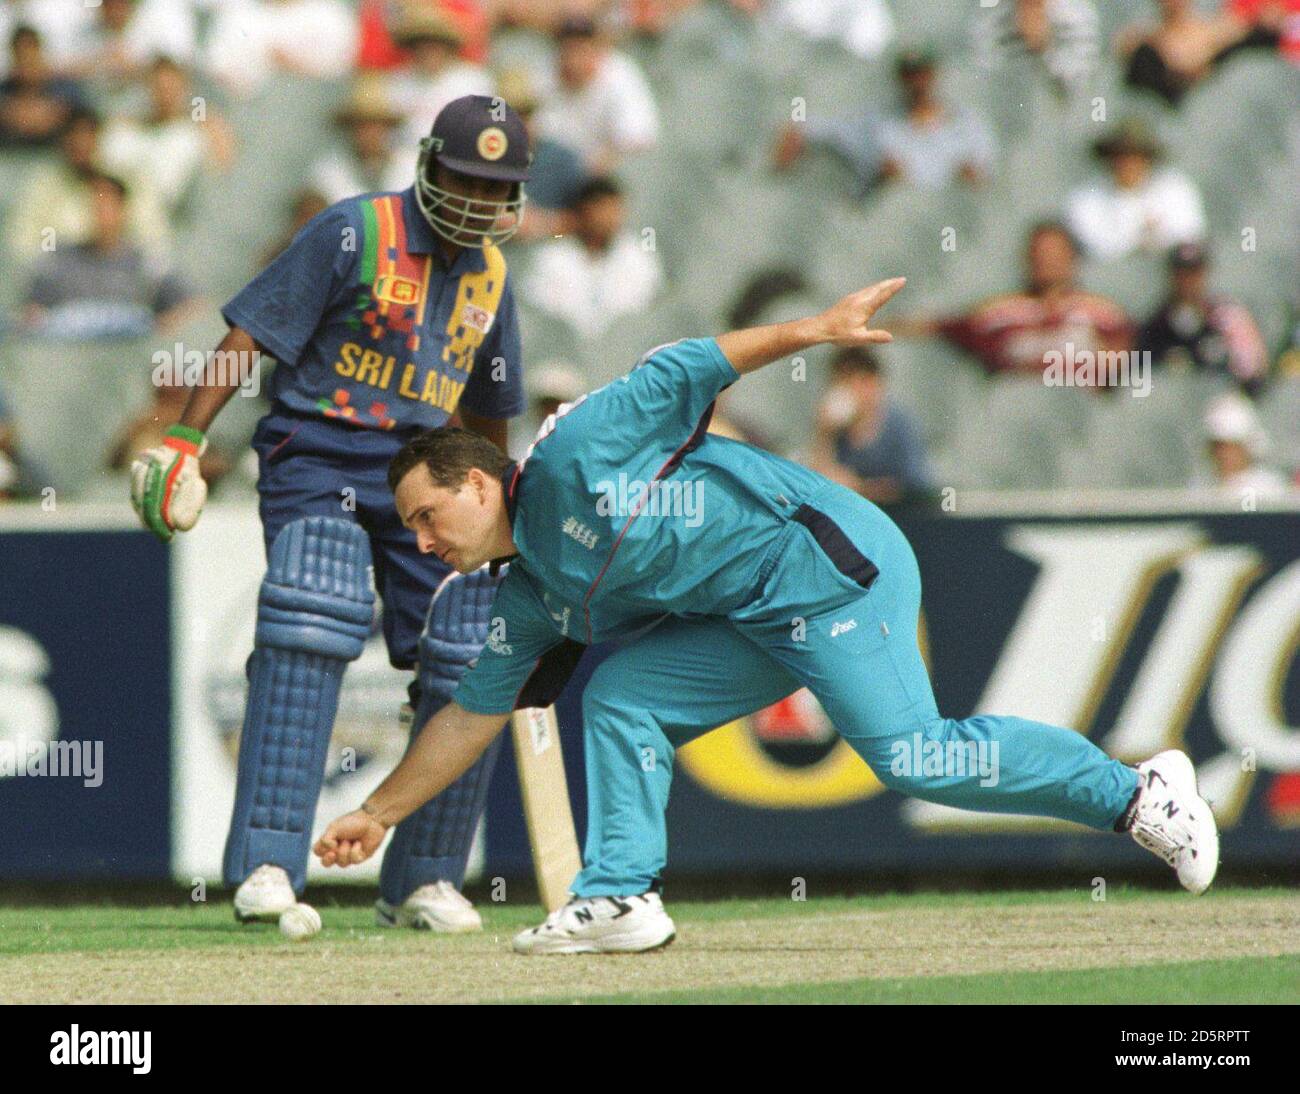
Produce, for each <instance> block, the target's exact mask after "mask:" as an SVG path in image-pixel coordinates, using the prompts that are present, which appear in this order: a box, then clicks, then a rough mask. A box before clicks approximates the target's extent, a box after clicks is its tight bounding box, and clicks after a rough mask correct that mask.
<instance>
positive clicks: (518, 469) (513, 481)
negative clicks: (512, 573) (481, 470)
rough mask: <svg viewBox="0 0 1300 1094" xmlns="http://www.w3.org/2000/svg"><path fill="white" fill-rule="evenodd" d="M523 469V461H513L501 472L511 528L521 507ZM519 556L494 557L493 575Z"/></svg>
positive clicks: (502, 494)
mask: <svg viewBox="0 0 1300 1094" xmlns="http://www.w3.org/2000/svg"><path fill="white" fill-rule="evenodd" d="M523 470H524V465H523V464H522V463H511V464H509V465H508V466H507V467H506V469H505V470H504V471H502V472H501V498H502V500H503V501H504V502H505V504H506V519H507V520H508V521H510V527H511V528H513V527H514V526H515V513H516V511H517V510H518V509H519V479H520V477H521V476H522V474H523ZM517 557H518V556H517V555H506V556H504V557H503V558H494V559H493V560H492V562H491V564H490V567H489V569H490V572H491V574H492V576H493V577H496V575H497V574H498V573H499V572H500V570H501V567H502V566H503V565H504V564H505V563H507V562H509V561H510V560H511V559H512V558H517Z"/></svg>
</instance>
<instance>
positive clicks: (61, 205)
mask: <svg viewBox="0 0 1300 1094" xmlns="http://www.w3.org/2000/svg"><path fill="white" fill-rule="evenodd" d="M102 125H103V123H102V121H101V120H100V117H99V115H98V114H96V113H94V111H91V110H87V109H78V110H74V111H73V112H72V115H71V116H70V117H69V119H68V124H67V125H66V126H65V127H64V130H63V134H62V136H61V137H60V138H59V160H58V161H57V162H55V163H49V164H45V165H43V166H41V167H39V168H37V169H36V170H34V171H33V172H32V173H31V174H30V175H29V176H28V178H27V183H26V185H25V186H24V188H23V190H22V192H21V193H20V194H19V196H18V198H17V200H16V202H15V204H14V208H13V210H12V211H11V212H10V215H9V224H8V231H7V236H8V243H9V249H10V253H11V257H12V258H13V259H14V260H15V261H16V262H19V263H21V264H24V265H27V264H30V263H32V262H35V261H36V259H37V258H39V257H40V256H41V255H42V254H46V253H49V252H51V251H53V250H54V249H56V248H58V247H63V246H65V245H70V244H78V243H85V242H86V241H87V240H88V239H89V238H90V236H91V234H92V231H93V225H94V215H93V214H94V211H93V208H92V205H93V202H92V195H91V191H90V190H89V189H88V188H87V186H86V180H87V179H88V178H90V177H91V176H92V175H93V174H94V173H95V172H96V171H97V170H98V167H99V137H100V130H101V128H102ZM130 226H131V227H130V231H131V238H132V239H133V240H134V241H135V242H137V243H139V244H140V245H141V246H142V247H144V248H145V249H146V250H147V251H148V252H149V253H151V254H161V253H162V252H163V250H164V249H165V247H166V244H167V241H168V239H169V230H168V225H167V217H166V215H165V214H164V212H163V209H162V205H161V204H160V203H159V201H158V196H157V194H156V193H155V192H154V190H153V188H152V186H150V185H148V184H146V183H144V182H140V183H137V184H136V186H135V188H134V189H133V191H132V195H131V206H130Z"/></svg>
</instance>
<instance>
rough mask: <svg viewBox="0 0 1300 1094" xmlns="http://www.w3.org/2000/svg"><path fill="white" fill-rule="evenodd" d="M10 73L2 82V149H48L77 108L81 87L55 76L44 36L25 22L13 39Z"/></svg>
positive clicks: (82, 101) (80, 101) (0, 100)
mask: <svg viewBox="0 0 1300 1094" xmlns="http://www.w3.org/2000/svg"><path fill="white" fill-rule="evenodd" d="M9 52H10V58H11V62H10V65H9V75H8V76H7V77H5V79H4V80H2V81H0V149H18V148H48V147H50V146H51V145H53V144H56V143H57V142H58V139H59V133H60V132H61V131H62V129H63V127H64V126H65V125H66V124H67V121H68V118H69V116H70V115H71V114H72V111H73V110H75V109H76V108H77V107H79V106H82V105H84V100H83V99H82V95H81V89H80V88H79V87H78V86H77V84H76V83H75V82H74V81H72V80H69V79H66V78H64V77H61V76H56V75H54V73H53V71H52V70H51V68H50V65H49V61H48V60H47V59H46V57H45V51H44V49H43V47H42V44H41V36H40V35H39V34H38V33H37V32H36V31H35V30H34V29H32V28H31V27H29V26H26V25H23V26H19V27H18V28H17V29H15V30H14V32H13V34H12V36H11V37H10V39H9Z"/></svg>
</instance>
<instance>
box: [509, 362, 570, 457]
mask: <svg viewBox="0 0 1300 1094" xmlns="http://www.w3.org/2000/svg"><path fill="white" fill-rule="evenodd" d="M527 384H528V394H529V399H528V415H527V417H526V418H523V419H519V425H518V427H517V428H516V429H513V430H511V434H512V435H511V438H510V452H511V455H512V456H513V457H514V458H515V459H523V457H524V454H525V453H526V452H527V450H528V446H529V445H530V444H532V443H533V441H534V439H535V438H536V437H537V434H538V432H539V431H540V430H541V428H542V425H543V424H544V423H545V421H546V419H547V418H549V417H550V416H551V415H552V414H554V413H555V412H556V411H557V410H559V409H560V406H561V405H562V404H564V403H571V402H573V401H574V400H575V399H577V398H578V396H580V395H582V394H584V393H585V392H586V390H587V384H586V383H585V381H584V380H583V377H582V373H581V372H579V371H578V370H577V369H576V368H574V367H573V366H572V365H570V364H567V363H566V362H564V361H544V362H543V363H542V364H540V365H539V366H537V367H536V368H535V369H532V370H531V371H530V373H529V375H528V377H527Z"/></svg>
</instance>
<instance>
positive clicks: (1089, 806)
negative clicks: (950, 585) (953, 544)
mask: <svg viewBox="0 0 1300 1094" xmlns="http://www.w3.org/2000/svg"><path fill="white" fill-rule="evenodd" d="M920 607H921V577H920V572H919V570H918V567H917V564H916V557H915V555H914V554H913V552H912V549H911V546H910V545H909V544H908V542H907V539H906V537H904V535H903V533H902V532H901V531H900V530H899V529H898V527H897V526H896V525H895V524H894V523H893V522H892V521H891V520H890V519H889V518H888V517H887V516H885V514H884V513H882V512H881V511H880V510H879V509H877V508H876V507H875V506H873V505H871V504H870V503H868V502H866V501H864V500H862V499H861V498H859V497H857V496H856V495H855V494H853V493H851V492H850V491H848V490H844V489H842V488H840V487H838V486H834V487H828V488H827V489H826V490H823V491H822V492H820V493H818V494H817V495H816V496H815V497H814V498H812V499H810V501H809V503H808V504H807V505H804V506H801V507H800V510H799V512H798V513H797V514H796V517H795V518H793V519H791V520H790V521H789V523H788V526H787V527H786V528H785V529H784V530H783V532H782V533H781V537H780V539H779V540H778V542H777V544H776V546H775V547H774V548H773V551H772V552H771V554H770V555H769V556H768V559H767V560H766V561H765V564H764V569H763V572H762V574H761V580H760V582H759V585H758V588H757V589H756V590H755V593H754V596H753V597H752V598H751V599H750V600H749V601H748V602H747V603H745V604H744V605H742V606H741V607H739V608H737V609H736V610H734V611H732V612H730V613H729V614H727V615H725V616H722V615H719V616H708V617H694V618H681V617H670V618H667V619H665V620H664V621H663V622H661V623H660V624H659V625H658V626H656V627H654V628H653V629H651V630H650V631H649V632H647V633H644V634H642V635H641V636H639V637H637V638H636V639H634V640H633V641H631V642H630V643H629V644H627V645H625V646H623V647H622V648H620V649H618V650H617V651H616V652H614V653H613V654H612V655H611V656H609V657H608V658H607V659H606V660H605V661H603V662H602V663H601V664H600V666H599V667H598V668H597V669H596V672H595V673H594V674H593V676H592V678H591V680H590V682H589V683H588V685H587V687H586V690H585V692H584V695H583V722H584V726H583V732H584V735H585V746H586V764H587V794H588V829H587V843H586V848H585V851H584V855H583V861H584V867H583V869H582V871H581V873H579V875H578V877H577V879H576V881H575V883H574V892H575V894H576V895H578V896H584V897H591V896H625V895H632V894H636V893H641V892H645V891H646V890H647V889H648V888H650V887H651V885H652V884H653V883H654V881H655V880H656V879H657V878H658V877H659V874H660V872H661V871H662V869H663V867H664V864H665V862H666V861H667V854H668V840H667V830H666V826H665V821H664V811H665V809H666V808H667V805H668V793H669V788H670V785H671V782H672V771H673V756H674V752H675V750H676V749H677V748H678V747H680V746H681V745H683V744H685V743H687V742H688V741H691V740H693V739H694V738H696V737H698V736H700V735H702V734H703V733H707V732H708V731H709V730H711V729H714V728H716V727H717V726H720V725H723V724H725V723H727V722H731V721H733V720H735V719H736V718H740V717H744V716H745V715H748V714H751V713H753V712H754V711H756V710H761V709H762V708H763V707H766V706H768V705H770V704H771V703H774V702H776V701H777V700H779V699H782V698H784V697H785V696H787V695H789V694H790V693H791V692H793V691H795V690H797V689H798V688H799V687H807V688H809V689H810V690H811V691H812V693H813V694H814V695H815V696H816V697H817V699H818V700H819V701H820V702H821V704H822V706H823V707H824V708H825V710H826V712H827V714H828V716H829V717H830V719H831V722H832V724H833V725H834V726H835V729H836V730H837V732H838V733H839V734H840V736H842V737H843V738H844V739H845V741H847V742H848V744H849V745H850V746H851V747H852V748H853V749H854V750H855V751H856V752H857V753H858V754H859V755H860V756H861V757H862V758H863V759H864V760H865V761H866V762H867V764H868V765H869V766H870V767H871V769H872V771H873V772H875V774H876V776H877V777H878V778H879V779H880V781H881V782H882V783H884V784H885V785H886V786H888V787H890V788H891V789H894V790H898V791H900V792H901V793H904V794H908V795H911V796H912V797H916V798H921V799H924V800H926V801H931V802H938V803H940V804H943V805H950V806H955V807H957V808H960V809H969V810H976V811H980V812H994V813H1019V814H1028V815H1033V816H1042V817H1054V818H1058V819H1061V820H1068V821H1075V822H1077V823H1079V824H1084V825H1088V826H1089V827H1092V828H1096V829H1110V828H1112V827H1114V825H1115V823H1116V821H1117V820H1118V819H1119V818H1120V816H1121V815H1122V814H1123V813H1124V811H1125V809H1126V808H1127V807H1128V805H1129V803H1130V801H1131V799H1132V798H1133V796H1134V794H1135V793H1136V791H1137V786H1138V776H1137V772H1136V771H1135V770H1134V769H1133V768H1131V767H1128V766H1126V765H1124V764H1122V763H1120V762H1118V761H1116V760H1112V759H1111V758H1110V757H1108V756H1107V755H1106V754H1105V753H1104V752H1102V751H1101V749H1099V748H1098V747H1097V746H1096V745H1094V744H1093V743H1092V742H1090V741H1089V740H1088V739H1087V738H1085V737H1084V736H1082V735H1081V734H1079V733H1077V732H1075V731H1074V730H1070V729H1065V728H1062V727H1060V726H1053V725H1046V724H1044V723H1041V722H1031V721H1028V720H1026V719H1023V718H1016V717H1010V716H1005V715H994V714H980V715H976V716H974V717H970V718H965V719H962V720H956V719H952V718H944V717H941V716H940V714H939V711H938V707H937V705H936V702H935V697H934V691H933V689H932V688H931V686H930V679H929V674H928V673H927V671H926V667H925V663H924V661H923V660H922V658H921V654H920V650H919V648H918V646H917V623H918V618H919V613H920ZM839 838H855V837H854V836H853V835H852V834H848V833H844V834H841V835H840V836H839ZM862 838H865V834H864V836H863V837H862Z"/></svg>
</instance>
